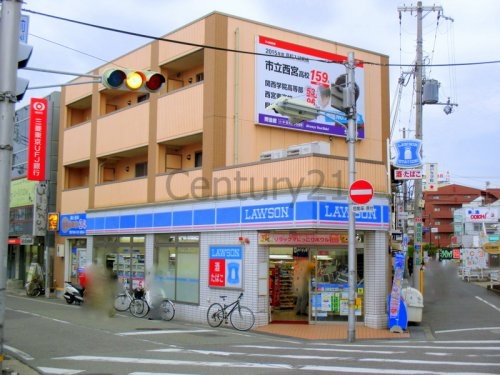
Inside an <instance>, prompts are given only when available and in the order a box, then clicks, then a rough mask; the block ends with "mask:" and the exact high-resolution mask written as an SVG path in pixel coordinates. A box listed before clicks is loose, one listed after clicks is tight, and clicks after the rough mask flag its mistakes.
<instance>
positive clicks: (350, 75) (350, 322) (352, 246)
mask: <svg viewBox="0 0 500 375" xmlns="http://www.w3.org/2000/svg"><path fill="white" fill-rule="evenodd" d="M354 69H355V65H354V53H353V52H349V54H348V61H347V95H348V103H349V104H350V109H349V113H348V115H347V116H348V122H347V142H348V143H349V145H348V164H349V186H352V184H353V183H354V181H356V155H355V147H356V133H357V132H356V98H355V91H356V89H355V85H356V80H355V79H354ZM353 206H354V204H353V201H352V199H351V198H349V227H348V234H347V237H348V245H347V246H348V247H347V263H348V265H347V267H348V272H349V273H348V283H349V293H348V304H349V311H348V316H347V341H348V342H354V340H355V339H356V309H355V307H356V291H357V287H356V286H357V283H358V276H357V274H358V273H357V264H356V263H357V259H356V217H355V215H354V210H353Z"/></svg>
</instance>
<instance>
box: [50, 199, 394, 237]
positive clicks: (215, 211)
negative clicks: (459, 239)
mask: <svg viewBox="0 0 500 375" xmlns="http://www.w3.org/2000/svg"><path fill="white" fill-rule="evenodd" d="M216 204H217V203H214V205H216ZM348 207H349V206H348V204H347V203H344V202H334V201H309V200H308V201H299V202H293V203H289V202H284V203H276V204H270V205H247V206H241V205H238V206H230V207H210V208H200V209H186V210H182V211H179V210H177V211H173V210H172V211H159V210H160V209H162V208H160V207H155V208H153V209H151V211H153V212H149V213H147V212H144V210H143V211H142V212H137V210H123V211H119V212H117V211H114V212H113V211H110V212H107V213H103V212H99V213H91V214H85V213H82V214H72V215H61V219H63V220H64V222H66V223H69V224H67V225H66V226H64V225H63V227H62V229H61V230H60V233H59V234H60V235H61V236H70V235H87V234H90V235H91V234H109V233H125V232H127V231H128V232H130V233H142V232H144V233H145V232H148V233H152V232H155V231H158V232H165V231H176V230H177V231H187V230H188V231H189V230H202V229H203V230H230V229H240V230H241V229H245V228H248V229H249V228H259V227H261V228H278V229H290V228H293V227H297V228H303V227H304V224H306V223H307V224H308V225H309V227H310V228H325V225H328V224H331V225H332V226H337V227H339V228H338V229H342V227H344V226H346V225H347V224H348V221H349V220H348V219H349V216H348ZM163 209H171V208H163ZM389 216H390V210H389V206H387V205H380V204H374V205H373V212H357V213H356V224H357V225H358V226H359V228H366V229H372V230H377V229H380V230H386V229H387V228H388V225H389ZM76 218H77V219H78V222H79V223H80V227H79V228H77V229H78V231H76V224H75V225H74V228H73V230H71V225H72V224H71V223H72V222H71V221H70V220H74V222H75V223H76ZM82 222H83V223H86V225H85V226H83V229H82V225H81V223H82ZM145 228H147V230H146V229H145ZM332 229H334V228H332Z"/></svg>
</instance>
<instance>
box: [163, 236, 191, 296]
mask: <svg viewBox="0 0 500 375" xmlns="http://www.w3.org/2000/svg"><path fill="white" fill-rule="evenodd" d="M154 257H155V258H154V264H155V284H156V285H157V286H158V287H160V288H161V289H162V291H163V293H164V294H165V296H166V297H168V298H171V299H173V300H175V301H177V302H186V303H194V304H199V302H200V236H199V235H198V234H181V235H180V234H175V235H174V234H172V235H170V234H160V235H157V236H156V246H155V254H154Z"/></svg>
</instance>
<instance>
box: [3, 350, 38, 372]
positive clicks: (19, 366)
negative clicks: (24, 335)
mask: <svg viewBox="0 0 500 375" xmlns="http://www.w3.org/2000/svg"><path fill="white" fill-rule="evenodd" d="M39 374H41V373H40V372H38V371H37V370H35V369H33V368H31V367H30V366H28V365H27V364H24V363H23V362H21V361H20V360H18V359H16V358H14V357H11V356H10V355H7V354H6V355H5V359H4V361H3V364H2V375H39Z"/></svg>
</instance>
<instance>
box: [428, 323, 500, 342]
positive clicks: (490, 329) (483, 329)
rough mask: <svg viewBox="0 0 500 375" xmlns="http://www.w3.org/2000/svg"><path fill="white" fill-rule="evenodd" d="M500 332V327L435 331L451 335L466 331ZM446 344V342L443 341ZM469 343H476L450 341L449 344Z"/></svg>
mask: <svg viewBox="0 0 500 375" xmlns="http://www.w3.org/2000/svg"><path fill="white" fill-rule="evenodd" d="M497 329H498V330H500V327H477V328H460V329H448V330H443V331H435V333H451V332H466V331H495V330H497ZM443 342H446V341H443ZM469 342H471V343H472V342H474V341H448V343H469ZM480 342H487V343H491V344H495V343H499V342H500V341H498V340H492V341H480Z"/></svg>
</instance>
